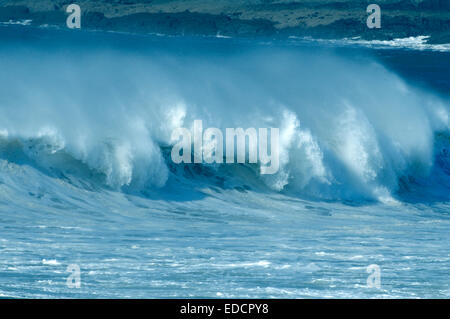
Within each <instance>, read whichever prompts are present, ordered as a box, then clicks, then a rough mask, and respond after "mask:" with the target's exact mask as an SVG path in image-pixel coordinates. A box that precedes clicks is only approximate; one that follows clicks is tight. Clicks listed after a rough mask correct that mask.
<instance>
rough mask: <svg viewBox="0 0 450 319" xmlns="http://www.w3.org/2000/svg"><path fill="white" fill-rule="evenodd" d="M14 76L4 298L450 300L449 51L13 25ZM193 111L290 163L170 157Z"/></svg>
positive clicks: (5, 132)
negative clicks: (268, 146)
mask: <svg viewBox="0 0 450 319" xmlns="http://www.w3.org/2000/svg"><path fill="white" fill-rule="evenodd" d="M425 58H426V59H427V60H426V61H433V63H435V64H437V65H438V66H439V67H437V68H433V69H432V68H431V67H430V68H427V64H426V61H425V60H423V59H425ZM421 59H422V60H421ZM393 61H394V62H393ZM0 70H1V71H0V296H4V297H74V298H77V297H87V298H91V297H92V298H96V297H115V298H121V297H134V298H141V297H147V298H152V297H288V298H303V297H338V298H339V297H394V298H395V297H437V298H448V297H450V282H449V278H450V276H449V275H450V274H449V268H450V250H449V244H450V240H449V231H450V202H449V201H450V192H449V190H450V132H449V129H450V119H449V105H450V102H449V97H448V95H447V94H446V93H448V89H449V88H450V79H449V76H448V74H449V71H450V53H445V52H431V53H427V55H426V57H424V55H423V53H420V52H415V51H411V50H390V51H383V53H381V54H380V53H377V52H374V51H371V50H366V49H357V48H345V49H342V48H341V49H339V48H337V47H330V46H329V45H328V46H326V47H322V46H321V45H320V44H319V45H311V44H301V45H300V44H297V45H296V44H294V43H291V42H286V43H283V42H267V41H265V42H260V41H257V40H245V41H244V40H233V39H214V38H176V37H172V38H171V37H157V36H145V37H144V36H131V35H121V34H105V33H95V32H94V33H92V32H90V33H89V32H66V31H58V30H45V29H33V28H31V27H20V26H17V27H15V26H14V27H13V26H8V27H0ZM405 70H406V71H405ZM417 78H420V79H422V80H423V81H422V82H419V81H417ZM424 83H425V84H424ZM198 119H201V120H202V121H203V126H204V127H217V128H221V129H223V130H225V128H238V127H242V128H248V127H255V128H265V127H276V128H279V129H280V170H279V171H278V172H277V173H276V174H274V175H261V174H260V173H259V167H258V166H259V165H258V164H256V165H242V164H221V165H219V164H174V163H173V162H172V161H171V158H170V148H171V146H172V145H173V144H174V141H173V140H172V139H171V133H172V131H173V130H174V129H176V128H178V127H187V128H191V127H192V124H193V121H194V120H198ZM71 264H76V265H79V267H80V269H81V276H80V278H81V287H80V288H78V289H77V288H69V287H68V286H67V285H66V279H67V277H68V276H69V275H70V273H69V272H67V271H66V269H67V266H68V265H71ZM371 264H376V265H379V267H380V269H381V287H380V288H371V287H368V286H367V282H366V280H367V277H368V275H369V274H368V273H367V272H366V268H367V266H369V265H371Z"/></svg>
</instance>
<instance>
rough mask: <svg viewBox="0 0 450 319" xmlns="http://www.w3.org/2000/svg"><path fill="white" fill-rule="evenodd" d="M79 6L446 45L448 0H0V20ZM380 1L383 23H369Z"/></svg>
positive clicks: (44, 21) (116, 13) (224, 27)
mask: <svg viewBox="0 0 450 319" xmlns="http://www.w3.org/2000/svg"><path fill="white" fill-rule="evenodd" d="M70 3H77V4H79V5H80V6H81V8H82V27H83V28H86V29H104V30H113V31H127V32H137V33H141V32H142V33H162V34H171V35H174V34H176V35H183V34H184V35H217V34H220V35H223V36H243V37H245V36H251V37H254V36H261V37H287V36H312V37H319V38H344V37H361V38H363V39H380V40H389V39H393V38H400V37H410V36H418V35H429V36H431V38H430V42H433V43H450V0H378V1H376V0H348V1H346V0H303V1H299V0H297V1H294V0H292V1H289V0H278V1H272V0H233V1H231V0H134V1H133V0H113V1H107V0H92V1H86V0H80V1H75V0H70V1H67V0H0V22H7V21H10V20H13V21H16V20H32V22H31V24H33V25H57V26H64V25H65V21H66V17H67V14H66V13H65V8H66V7H67V5H69V4H70ZM370 3H377V4H378V5H379V6H380V7H381V14H382V15H381V28H380V29H369V28H368V27H367V25H366V19H367V17H368V13H367V12H366V8H367V5H368V4H370Z"/></svg>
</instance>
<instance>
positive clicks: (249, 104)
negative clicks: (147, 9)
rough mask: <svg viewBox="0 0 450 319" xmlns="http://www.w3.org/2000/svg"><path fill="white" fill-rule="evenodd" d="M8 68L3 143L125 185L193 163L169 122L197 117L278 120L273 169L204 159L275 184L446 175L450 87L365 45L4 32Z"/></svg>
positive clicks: (0, 111) (364, 194)
mask: <svg viewBox="0 0 450 319" xmlns="http://www.w3.org/2000/svg"><path fill="white" fill-rule="evenodd" d="M177 41H178V42H177ZM214 41H216V40H214ZM217 41H220V40H217ZM168 42H169V43H170V44H169V45H168ZM225 43H228V42H225ZM0 69H1V72H0V156H1V157H2V158H3V159H4V160H6V161H8V162H12V163H17V164H19V165H22V164H26V163H31V164H32V165H35V166H36V167H39V168H41V169H45V170H50V171H58V172H60V173H63V174H66V175H67V174H72V175H77V176H79V177H82V178H86V179H93V178H95V179H96V180H98V181H99V182H100V183H102V184H103V185H105V187H111V188H114V189H117V190H120V189H123V188H134V189H150V190H151V189H157V188H161V187H164V186H165V185H167V183H171V182H173V181H172V180H171V178H170V176H171V175H173V174H175V175H176V174H181V175H183V174H184V175H183V176H184V177H186V169H183V170H179V169H178V168H177V167H176V165H174V164H173V163H172V162H171V161H170V158H169V157H168V156H167V151H166V150H167V149H170V146H171V145H173V143H174V141H173V140H171V133H172V131H173V130H174V129H175V128H177V127H188V128H189V127H191V126H192V124H193V121H194V120H197V119H201V120H202V121H203V125H204V127H217V128H221V129H223V130H225V128H238V127H242V128H248V127H255V128H265V127H278V128H280V147H281V149H280V170H279V172H278V173H277V174H275V175H259V173H258V170H257V169H251V173H250V174H247V173H245V174H243V173H242V170H243V169H248V168H249V167H250V166H243V165H240V164H233V165H230V164H222V165H213V164H208V165H207V164H203V166H202V167H203V169H207V170H209V171H210V172H212V175H217V176H219V175H220V176H224V177H226V176H230V175H231V174H235V175H239V178H241V180H242V183H243V184H246V183H249V184H250V183H253V184H255V183H256V184H258V183H259V184H261V187H266V188H269V189H272V190H273V191H282V192H289V193H293V194H295V195H298V196H312V197H316V198H324V199H348V198H350V199H355V198H361V199H375V200H382V201H390V200H392V198H393V197H395V195H396V194H399V193H401V192H404V191H405V190H407V189H412V188H411V187H409V186H405V183H406V185H408V184H410V183H411V181H416V182H417V181H422V182H423V183H425V184H426V185H429V183H430V180H436V174H443V175H446V174H447V176H448V167H449V166H448V155H446V154H447V153H446V149H447V147H448V145H449V143H448V136H449V134H448V132H449V128H450V122H449V110H448V104H447V101H445V100H442V98H439V97H437V96H435V95H433V94H432V93H429V92H425V91H424V90H422V89H419V88H417V87H413V86H410V85H408V84H407V83H405V81H404V80H402V79H401V78H400V77H398V76H397V75H396V74H394V73H393V72H391V71H389V70H387V69H386V68H385V67H383V66H382V65H381V64H379V63H377V62H376V61H375V60H372V59H370V58H357V59H352V58H351V57H346V56H338V55H337V54H333V53H332V52H329V51H323V50H320V49H311V48H310V49H302V48H299V47H296V48H288V47H283V46H279V47H274V46H261V45H234V44H222V45H221V44H217V43H215V42H214V43H213V44H211V47H209V46H208V45H205V44H195V43H194V44H191V43H189V41H184V40H183V41H181V40H171V39H164V40H152V41H147V42H146V45H143V46H140V47H139V50H138V49H136V48H122V47H120V46H101V45H98V46H96V45H92V43H90V44H89V45H80V44H77V45H75V44H74V45H73V46H72V45H67V44H66V45H64V46H57V45H55V46H51V47H47V46H44V45H40V44H39V41H37V42H36V41H34V42H33V41H31V43H30V44H27V43H24V44H22V45H17V43H16V45H8V44H5V43H3V44H1V46H0ZM193 165H194V164H192V165H191V166H189V165H185V166H186V167H188V168H187V170H189V167H193ZM196 166H198V165H196ZM250 168H251V167H250ZM437 169H438V171H439V172H438V173H436V170H437ZM180 172H182V173H180ZM235 177H236V176H235ZM246 179H252V181H251V182H250V181H246ZM405 181H406V182H405ZM427 183H428V184H427ZM438 184H439V185H440V186H441V187H449V185H450V183H448V179H440V180H439V182H438ZM408 187H409V188H408Z"/></svg>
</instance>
